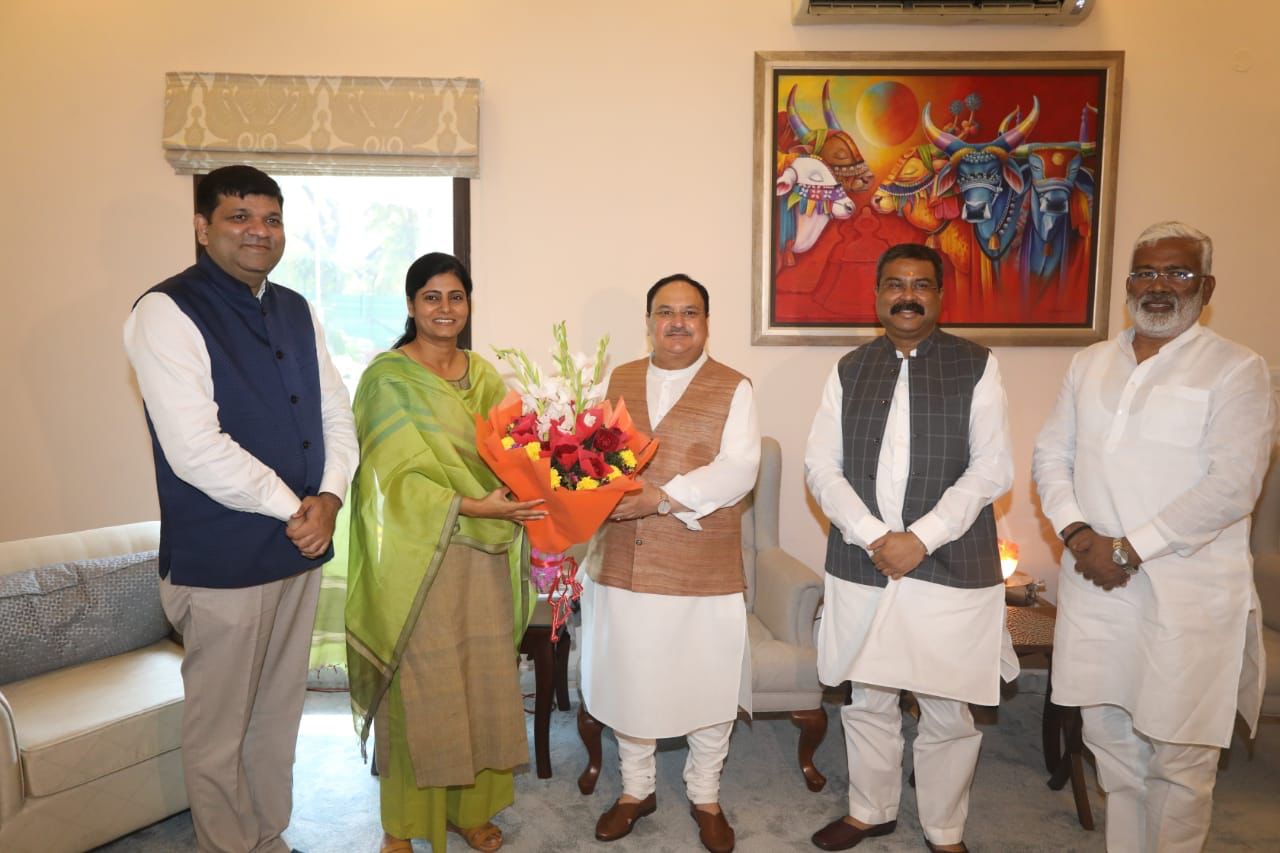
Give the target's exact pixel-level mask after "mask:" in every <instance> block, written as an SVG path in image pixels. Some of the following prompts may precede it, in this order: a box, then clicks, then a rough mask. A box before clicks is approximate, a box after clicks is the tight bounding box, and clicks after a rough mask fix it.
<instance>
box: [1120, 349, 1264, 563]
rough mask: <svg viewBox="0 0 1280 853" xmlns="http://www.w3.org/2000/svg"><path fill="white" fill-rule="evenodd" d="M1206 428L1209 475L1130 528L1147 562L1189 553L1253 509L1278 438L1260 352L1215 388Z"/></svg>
mask: <svg viewBox="0 0 1280 853" xmlns="http://www.w3.org/2000/svg"><path fill="white" fill-rule="evenodd" d="M1212 400H1213V411H1212V412H1211V413H1210V416H1209V423H1208V426H1207V428H1206V430H1205V436H1204V443H1203V447H1204V452H1205V455H1206V456H1207V458H1208V473H1206V474H1205V476H1204V478H1203V479H1202V480H1200V482H1198V483H1196V485H1194V486H1192V487H1191V488H1190V489H1187V490H1186V491H1185V492H1183V493H1182V494H1180V495H1177V496H1176V497H1174V498H1173V500H1171V501H1170V502H1169V503H1168V504H1167V505H1166V506H1165V507H1164V509H1162V510H1160V512H1159V513H1158V514H1157V515H1156V516H1155V518H1153V519H1152V520H1151V521H1150V522H1148V523H1147V524H1144V525H1143V526H1142V527H1139V528H1138V529H1137V530H1133V531H1129V530H1126V531H1125V535H1126V536H1127V537H1128V539H1129V542H1130V544H1132V545H1133V547H1134V550H1135V551H1137V552H1138V556H1140V557H1141V558H1142V559H1143V560H1151V559H1154V558H1156V557H1162V556H1164V555H1165V554H1169V553H1177V554H1178V555H1179V556H1182V557H1188V556H1190V555H1192V554H1194V553H1195V552H1196V551H1198V550H1199V549H1200V548H1202V547H1203V546H1205V545H1206V544H1208V543H1209V542H1211V541H1213V539H1214V538H1216V537H1217V535H1218V534H1219V533H1220V532H1221V531H1223V530H1225V529H1226V528H1227V527H1230V526H1231V525H1232V524H1234V523H1235V522H1237V521H1239V520H1240V519H1242V518H1244V517H1245V516H1247V515H1248V514H1249V513H1251V512H1253V507H1254V505H1255V504H1256V503H1257V501H1258V494H1259V493H1260V492H1261V491H1262V479H1263V477H1264V476H1266V472H1267V463H1268V461H1269V459H1270V455H1271V446H1272V443H1273V442H1274V439H1275V420H1276V404H1275V396H1274V394H1273V393H1272V391H1271V374H1270V371H1269V370H1268V368H1267V365H1266V362H1264V361H1263V360H1262V358H1261V357H1260V356H1256V355H1255V356H1253V357H1251V358H1248V359H1246V360H1244V361H1242V362H1241V363H1240V364H1238V365H1236V367H1235V368H1234V369H1232V370H1231V371H1230V372H1229V373H1227V374H1226V375H1225V376H1224V377H1223V378H1222V379H1221V381H1220V382H1219V383H1218V384H1217V387H1215V388H1214V389H1213V396H1212Z"/></svg>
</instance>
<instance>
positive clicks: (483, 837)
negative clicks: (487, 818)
mask: <svg viewBox="0 0 1280 853" xmlns="http://www.w3.org/2000/svg"><path fill="white" fill-rule="evenodd" d="M445 827H446V828H447V829H448V830H449V831H450V832H456V833H458V834H459V835H461V836H462V839H463V840H464V841H466V842H467V846H469V847H470V848H471V849H472V850H479V851H481V853H493V851H495V850H497V849H498V848H500V847H501V846H502V840H503V839H502V830H501V829H499V828H498V827H496V826H494V825H493V824H492V823H486V824H483V825H481V826H473V827H470V828H468V829H463V828H462V827H460V826H454V825H453V824H451V823H447V824H445Z"/></svg>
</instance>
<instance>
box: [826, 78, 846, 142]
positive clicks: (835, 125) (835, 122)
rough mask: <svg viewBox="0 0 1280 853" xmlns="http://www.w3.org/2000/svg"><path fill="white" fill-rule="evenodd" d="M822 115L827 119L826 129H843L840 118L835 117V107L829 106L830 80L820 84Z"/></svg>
mask: <svg viewBox="0 0 1280 853" xmlns="http://www.w3.org/2000/svg"><path fill="white" fill-rule="evenodd" d="M822 117H823V118H825V119H826V120H827V129H828V130H844V128H843V127H841V126H840V120H839V119H837V118H836V111H835V108H834V107H832V106H831V81H830V80H828V81H827V82H825V83H823V84H822Z"/></svg>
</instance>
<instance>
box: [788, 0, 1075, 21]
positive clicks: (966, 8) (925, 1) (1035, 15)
mask: <svg viewBox="0 0 1280 853" xmlns="http://www.w3.org/2000/svg"><path fill="white" fill-rule="evenodd" d="M1096 2H1097V0H794V4H795V15H794V21H795V23H797V24H1050V25H1057V26H1070V25H1072V24H1078V23H1080V22H1081V21H1082V20H1084V19H1085V17H1086V16H1087V15H1088V14H1089V11H1090V10H1091V9H1093V6H1094V4H1095V3H1096Z"/></svg>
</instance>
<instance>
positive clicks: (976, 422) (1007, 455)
mask: <svg viewBox="0 0 1280 853" xmlns="http://www.w3.org/2000/svg"><path fill="white" fill-rule="evenodd" d="M1012 485H1013V446H1012V441H1011V439H1010V438H1009V401H1008V398H1007V397H1006V396H1005V393H1004V383H1003V382H1001V380H1000V366H999V365H998V364H997V363H996V357H995V356H994V355H992V354H988V355H987V366H986V369H985V370H983V372H982V377H981V378H980V379H979V380H978V384H977V385H975V386H974V388H973V401H972V403H971V405H970V407H969V466H968V467H967V468H965V471H964V473H963V474H961V475H960V478H959V479H958V480H956V481H955V482H954V483H952V484H951V485H950V486H949V487H948V488H947V490H946V491H944V492H943V493H942V497H940V498H938V502H937V503H936V504H935V505H934V507H933V509H931V510H929V511H928V512H927V513H925V514H924V515H922V516H921V517H920V518H918V519H916V521H915V523H914V524H912V525H911V526H910V527H909V528H908V529H909V530H910V531H911V532H912V533H914V534H915V535H916V537H917V538H918V539H919V540H920V541H921V542H922V543H924V547H925V550H926V551H928V552H929V553H931V554H932V553H933V552H934V551H935V550H936V549H938V548H940V547H942V546H943V545H945V544H947V543H948V542H954V541H955V540H956V539H959V538H960V537H961V536H963V535H964V534H965V532H966V531H967V530H968V529H969V528H970V527H972V526H973V523H974V522H975V521H977V519H978V513H980V512H981V511H982V510H983V508H984V507H986V506H987V504H989V503H991V502H992V501H994V500H995V499H996V498H998V497H1000V496H1001V495H1003V494H1004V493H1005V492H1007V491H1009V487H1010V486H1012Z"/></svg>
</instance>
